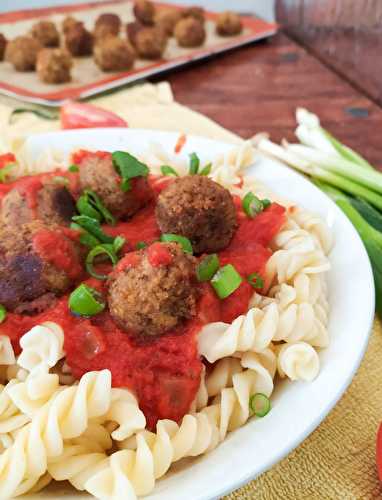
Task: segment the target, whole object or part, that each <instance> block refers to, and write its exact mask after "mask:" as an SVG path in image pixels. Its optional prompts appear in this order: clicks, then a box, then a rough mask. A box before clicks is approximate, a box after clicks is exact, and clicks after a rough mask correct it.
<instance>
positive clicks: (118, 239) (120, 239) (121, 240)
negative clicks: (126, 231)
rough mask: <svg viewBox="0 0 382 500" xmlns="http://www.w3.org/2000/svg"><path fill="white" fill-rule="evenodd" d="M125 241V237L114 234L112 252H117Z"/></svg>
mask: <svg viewBox="0 0 382 500" xmlns="http://www.w3.org/2000/svg"><path fill="white" fill-rule="evenodd" d="M125 243H126V238H124V237H123V236H116V237H115V239H114V241H113V249H114V252H115V253H118V252H119V251H120V250H121V248H122V247H123V245H124V244H125Z"/></svg>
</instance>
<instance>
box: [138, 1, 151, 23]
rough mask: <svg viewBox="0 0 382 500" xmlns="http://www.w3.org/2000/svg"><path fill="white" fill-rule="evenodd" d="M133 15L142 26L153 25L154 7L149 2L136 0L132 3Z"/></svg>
mask: <svg viewBox="0 0 382 500" xmlns="http://www.w3.org/2000/svg"><path fill="white" fill-rule="evenodd" d="M133 10H134V15H135V17H136V19H137V20H138V21H139V22H141V23H142V24H146V25H148V26H151V25H153V24H154V17H155V5H154V4H153V3H152V2H150V1H149V0H136V1H135V2H134V9H133Z"/></svg>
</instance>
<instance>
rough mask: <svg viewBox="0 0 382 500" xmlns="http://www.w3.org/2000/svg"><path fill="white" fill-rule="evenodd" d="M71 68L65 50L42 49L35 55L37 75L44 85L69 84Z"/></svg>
mask: <svg viewBox="0 0 382 500" xmlns="http://www.w3.org/2000/svg"><path fill="white" fill-rule="evenodd" d="M72 66H73V61H72V57H71V55H70V54H69V52H67V51H66V50H62V49H43V50H40V52H39V53H38V55H37V64H36V70H37V75H38V77H39V78H40V80H41V81H43V82H45V83H65V82H70V80H71V78H72V77H71V74H70V70H71V68H72Z"/></svg>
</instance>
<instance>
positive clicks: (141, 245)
mask: <svg viewBox="0 0 382 500" xmlns="http://www.w3.org/2000/svg"><path fill="white" fill-rule="evenodd" d="M146 247H147V243H146V242H145V241H138V243H137V244H136V245H135V248H136V249H137V250H143V249H144V248H146Z"/></svg>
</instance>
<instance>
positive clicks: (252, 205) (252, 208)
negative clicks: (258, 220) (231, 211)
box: [242, 191, 264, 218]
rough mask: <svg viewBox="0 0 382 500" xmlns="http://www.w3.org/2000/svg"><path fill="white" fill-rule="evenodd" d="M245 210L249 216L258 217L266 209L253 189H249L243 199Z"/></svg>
mask: <svg viewBox="0 0 382 500" xmlns="http://www.w3.org/2000/svg"><path fill="white" fill-rule="evenodd" d="M242 205H243V210H244V212H245V213H246V214H247V215H248V217H252V218H253V217H256V215H258V214H259V213H260V212H262V211H263V210H264V206H263V203H262V201H261V200H260V199H259V198H258V197H257V196H255V195H254V194H253V193H252V191H248V193H247V194H246V195H245V196H244V198H243V201H242Z"/></svg>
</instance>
